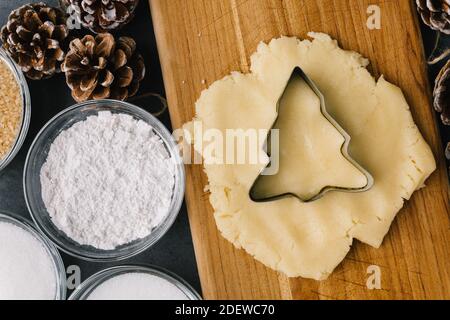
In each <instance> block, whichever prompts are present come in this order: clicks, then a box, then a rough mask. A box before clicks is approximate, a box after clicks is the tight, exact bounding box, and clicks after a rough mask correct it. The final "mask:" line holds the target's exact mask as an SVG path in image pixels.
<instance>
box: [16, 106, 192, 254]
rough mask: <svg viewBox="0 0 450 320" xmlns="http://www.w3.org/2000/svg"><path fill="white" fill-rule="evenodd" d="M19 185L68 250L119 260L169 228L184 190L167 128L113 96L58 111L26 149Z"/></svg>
mask: <svg viewBox="0 0 450 320" xmlns="http://www.w3.org/2000/svg"><path fill="white" fill-rule="evenodd" d="M24 189H25V194H26V200H27V203H28V206H29V209H30V212H31V214H32V216H33V218H34V219H35V221H36V223H37V225H38V226H39V228H40V229H41V230H42V231H43V232H44V233H45V234H46V235H47V236H49V238H50V239H51V240H52V241H54V242H55V244H56V245H58V246H59V247H60V248H61V249H62V250H64V251H66V252H68V253H69V254H72V255H75V256H78V257H81V258H84V259H88V260H97V259H100V260H120V259H125V258H128V257H130V256H132V255H135V254H137V253H139V252H141V251H143V250H145V249H147V248H148V247H149V246H151V245H152V244H153V243H155V242H156V241H157V240H158V239H159V238H160V237H162V235H163V234H164V233H165V232H166V231H167V230H168V229H169V227H170V226H171V224H172V223H173V221H174V219H175V217H176V216H177V214H178V211H179V209H180V206H181V203H182V198H183V194H184V171H183V165H182V163H181V159H180V156H179V152H178V149H177V147H176V144H175V142H174V141H173V139H172V137H171V135H170V133H169V132H168V131H167V130H166V129H165V128H164V127H163V125H162V124H161V123H160V122H159V121H158V120H156V119H155V118H154V117H153V116H151V115H150V114H149V113H147V112H145V111H144V110H142V109H140V108H138V107H136V106H133V105H130V104H127V103H124V102H119V101H112V100H102V101H91V102H87V103H83V104H80V105H77V106H74V107H72V108H69V109H68V110H66V111H63V112H62V113H61V114H59V115H58V116H56V117H55V118H54V119H53V120H51V121H50V122H49V124H47V126H46V127H44V129H43V130H42V131H41V133H40V134H39V135H38V137H37V138H36V141H35V142H34V144H33V146H32V147H31V150H30V152H29V155H28V159H27V163H26V168H25V175H24Z"/></svg>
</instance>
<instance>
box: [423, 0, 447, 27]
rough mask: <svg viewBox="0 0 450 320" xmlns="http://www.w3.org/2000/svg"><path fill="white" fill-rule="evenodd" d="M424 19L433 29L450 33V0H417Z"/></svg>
mask: <svg viewBox="0 0 450 320" xmlns="http://www.w3.org/2000/svg"><path fill="white" fill-rule="evenodd" d="M416 2H417V7H418V10H419V13H420V15H421V16H422V19H423V21H424V22H425V24H426V25H428V26H430V27H431V28H432V29H433V30H437V31H440V32H442V33H445V34H450V0H416Z"/></svg>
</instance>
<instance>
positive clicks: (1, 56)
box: [0, 48, 31, 172]
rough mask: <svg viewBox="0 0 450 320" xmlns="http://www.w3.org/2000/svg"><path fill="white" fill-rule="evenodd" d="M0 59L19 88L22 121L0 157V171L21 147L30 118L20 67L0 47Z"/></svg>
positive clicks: (28, 98) (26, 92) (29, 101)
mask: <svg viewBox="0 0 450 320" xmlns="http://www.w3.org/2000/svg"><path fill="white" fill-rule="evenodd" d="M0 60H1V62H3V63H5V64H6V65H7V66H8V67H9V69H10V70H11V72H12V73H13V75H14V77H15V79H16V81H17V83H18V84H19V88H20V95H21V97H22V121H21V124H20V128H19V132H18V133H17V137H16V140H15V142H14V144H13V145H12V146H11V149H10V150H9V152H8V153H7V154H6V155H5V156H4V157H3V158H2V159H0V172H1V171H2V170H3V169H5V168H6V166H7V165H8V164H9V163H10V162H11V161H12V160H13V159H14V157H15V156H16V155H17V153H18V152H19V150H20V148H21V147H22V144H23V142H24V141H25V137H26V136H27V133H28V127H29V125H30V119H31V97H30V91H29V90H28V84H27V81H26V79H25V76H24V75H23V73H22V71H21V70H20V68H19V67H18V66H17V65H16V63H15V62H14V61H13V60H12V59H11V58H10V57H9V56H8V54H7V53H6V52H5V51H4V50H3V49H2V48H0Z"/></svg>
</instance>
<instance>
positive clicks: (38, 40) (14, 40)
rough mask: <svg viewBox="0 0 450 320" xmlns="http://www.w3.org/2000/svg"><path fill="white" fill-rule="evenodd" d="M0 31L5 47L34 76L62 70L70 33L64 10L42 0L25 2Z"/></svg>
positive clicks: (47, 76) (24, 69)
mask: <svg viewBox="0 0 450 320" xmlns="http://www.w3.org/2000/svg"><path fill="white" fill-rule="evenodd" d="M0 33H1V39H2V42H3V48H4V49H5V50H6V51H7V52H8V54H9V55H10V56H11V57H12V58H13V60H14V61H15V62H16V63H17V64H18V65H19V66H20V67H21V69H22V71H23V72H24V73H25V74H26V75H27V76H28V77H29V78H30V79H33V80H39V79H46V78H50V77H52V76H53V75H54V74H55V73H58V72H60V71H61V63H62V61H64V56H65V54H64V50H63V46H64V42H65V40H66V38H67V36H68V34H69V31H68V29H67V26H66V16H65V14H64V12H63V11H62V10H60V9H56V8H52V7H49V6H47V5H46V4H44V3H42V2H40V3H33V4H27V5H24V6H22V7H20V8H18V9H16V10H14V11H13V12H11V14H10V15H9V18H8V23H7V24H6V25H5V26H4V27H3V28H2V29H1V31H0Z"/></svg>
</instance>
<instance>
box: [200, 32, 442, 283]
mask: <svg viewBox="0 0 450 320" xmlns="http://www.w3.org/2000/svg"><path fill="white" fill-rule="evenodd" d="M309 36H310V37H312V38H314V40H313V41H309V40H304V41H300V40H298V39H296V38H286V37H283V38H280V39H275V40H272V41H271V42H270V43H269V44H268V45H267V44H264V43H261V44H260V45H259V47H258V50H257V52H256V53H255V54H254V55H253V56H252V57H251V61H252V67H251V71H252V73H250V74H241V73H233V74H231V75H230V76H227V77H225V78H224V79H222V80H220V81H217V82H215V83H214V84H213V85H211V87H210V88H209V89H208V90H205V91H204V92H203V93H202V95H201V97H200V99H199V100H198V102H197V104H196V110H197V116H196V120H199V121H201V122H202V123H203V128H204V130H207V129H208V128H215V129H219V130H222V131H224V130H225V129H227V128H229V129H233V128H235V129H238V128H242V129H248V128H256V129H269V128H270V127H271V125H272V124H273V122H274V120H275V118H276V102H277V99H278V98H279V96H280V93H281V92H282V91H283V89H284V86H285V85H286V80H287V79H288V78H289V76H290V74H291V72H292V70H293V69H294V67H295V66H297V65H298V66H300V67H301V68H302V69H303V70H304V71H305V72H306V73H307V74H308V75H309V76H310V77H311V78H312V80H313V81H314V82H315V83H316V84H317V85H318V87H319V88H320V90H321V91H322V92H323V93H324V94H325V96H326V99H327V102H328V104H329V106H328V111H329V113H330V114H331V116H333V117H334V118H335V119H336V120H337V121H338V123H340V124H341V126H342V127H343V128H344V129H345V130H346V131H347V132H348V133H349V134H350V136H351V137H352V142H351V144H350V154H351V155H352V156H353V158H354V159H355V160H356V161H357V162H358V163H359V164H361V165H362V166H363V167H364V168H365V169H367V170H368V171H369V172H370V173H371V174H372V175H373V176H374V179H375V185H374V187H373V188H372V189H371V190H370V191H368V192H365V193H355V194H348V193H339V192H331V193H328V194H326V195H325V196H324V197H323V198H322V199H320V200H318V201H315V202H312V203H308V204H305V203H302V202H300V201H299V200H297V199H296V198H288V199H284V200H280V201H274V202H270V203H255V202H252V201H251V200H250V198H249V195H248V193H249V189H250V187H251V185H252V183H253V181H254V180H255V178H256V177H257V176H258V174H259V172H260V171H261V170H262V169H263V168H264V165H205V171H206V173H207V175H208V179H209V189H210V191H211V196H210V201H211V204H212V206H213V207H214V210H215V218H216V222H217V226H218V228H219V230H220V231H221V233H222V235H223V236H224V237H225V238H226V239H228V240H229V241H231V242H232V243H233V244H234V245H235V246H236V247H238V248H243V249H245V250H246V251H247V252H248V253H249V254H251V255H253V256H254V257H255V258H256V259H257V260H259V261H261V262H262V263H264V264H265V265H267V266H268V267H270V268H272V269H275V270H278V271H281V272H283V273H285V274H286V275H288V276H290V277H298V276H301V277H305V278H312V279H317V280H322V279H326V278H327V277H328V276H329V275H330V274H331V273H332V271H333V270H334V268H335V267H336V266H337V265H338V264H339V263H340V262H341V261H342V260H343V259H344V257H345V256H346V255H347V253H348V251H349V250H350V246H351V244H352V241H353V239H354V238H356V239H358V240H360V241H362V242H364V243H367V244H369V245H371V246H374V247H379V246H380V245H381V243H382V241H383V238H384V236H385V235H386V233H387V232H388V231H389V227H390V225H391V223H392V221H393V219H394V217H395V215H396V214H397V212H398V211H399V210H400V209H401V208H402V206H403V203H404V199H410V197H411V195H412V194H413V192H414V191H415V190H417V189H419V188H421V187H423V186H424V182H425V180H426V179H427V178H428V176H429V175H430V174H431V173H432V172H433V171H434V170H435V169H436V163H435V160H434V158H433V155H432V152H431V150H430V148H429V146H428V145H427V143H426V142H425V141H424V139H423V137H422V135H421V134H420V132H419V130H418V128H417V127H416V125H415V124H414V121H413V118H412V116H411V113H410V111H409V107H408V104H407V102H406V101H405V98H404V96H403V94H402V92H401V90H400V89H399V88H398V87H396V86H395V85H393V84H391V83H389V82H387V81H386V80H385V79H384V78H383V77H381V78H380V79H379V80H378V82H377V81H375V79H374V78H373V77H372V76H371V75H370V73H369V72H368V71H367V70H366V67H367V65H368V64H369V62H368V60H366V59H364V58H362V57H361V55H359V54H358V53H355V52H350V51H344V50H342V49H340V48H339V47H338V45H337V42H336V41H333V40H332V39H331V38H330V37H329V36H328V35H326V34H318V33H311V34H310V35H309Z"/></svg>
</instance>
